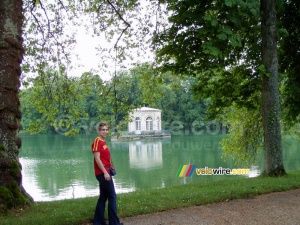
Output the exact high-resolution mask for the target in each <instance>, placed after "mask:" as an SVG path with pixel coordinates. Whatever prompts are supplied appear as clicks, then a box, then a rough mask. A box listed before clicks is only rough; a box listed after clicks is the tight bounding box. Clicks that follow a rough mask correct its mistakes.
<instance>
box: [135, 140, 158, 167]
mask: <svg viewBox="0 0 300 225" xmlns="http://www.w3.org/2000/svg"><path fill="white" fill-rule="evenodd" d="M129 162H130V167H131V168H137V169H143V170H151V169H157V168H161V167H162V165H163V156H162V141H161V140H154V141H147V140H139V141H134V142H130V143H129Z"/></svg>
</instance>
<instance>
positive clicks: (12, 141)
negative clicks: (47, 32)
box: [0, 0, 32, 212]
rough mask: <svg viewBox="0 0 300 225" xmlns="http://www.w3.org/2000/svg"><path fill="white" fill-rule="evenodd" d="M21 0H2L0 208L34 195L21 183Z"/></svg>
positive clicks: (0, 30)
mask: <svg viewBox="0 0 300 225" xmlns="http://www.w3.org/2000/svg"><path fill="white" fill-rule="evenodd" d="M22 23H23V15H22V1H18V0H5V1H1V2H0V170H1V173H0V212H4V211H6V210H7V209H9V208H11V207H13V206H17V205H20V204H24V203H30V202H31V201H32V199H31V198H30V196H28V194H27V193H26V191H25V190H24V188H23V186H22V173H21V165H20V163H19V158H18V153H19V148H20V147H21V140H20V139H19V137H18V129H19V124H20V119H21V112H20V102H19V96H18V91H19V86H20V81H19V77H20V75H21V67H20V64H21V62H22V58H23V52H24V50H23V47H22Z"/></svg>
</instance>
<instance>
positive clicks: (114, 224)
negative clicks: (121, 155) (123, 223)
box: [94, 174, 120, 225]
mask: <svg viewBox="0 0 300 225" xmlns="http://www.w3.org/2000/svg"><path fill="white" fill-rule="evenodd" d="M96 178H97V180H98V181H99V188H100V196H99V199H98V202H97V206H96V210H95V214H94V225H106V222H105V219H104V212H105V204H106V201H107V200H108V221H109V225H119V224H120V221H119V218H118V216H117V195H116V191H115V185H114V181H113V179H112V178H111V179H110V180H109V181H106V180H105V178H104V174H100V175H97V176H96Z"/></svg>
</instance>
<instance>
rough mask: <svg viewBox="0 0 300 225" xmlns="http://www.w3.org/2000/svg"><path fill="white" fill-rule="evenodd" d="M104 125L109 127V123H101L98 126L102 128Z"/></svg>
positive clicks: (99, 128)
mask: <svg viewBox="0 0 300 225" xmlns="http://www.w3.org/2000/svg"><path fill="white" fill-rule="evenodd" d="M102 127H107V128H109V127H108V125H107V123H100V124H99V127H98V130H101V128H102Z"/></svg>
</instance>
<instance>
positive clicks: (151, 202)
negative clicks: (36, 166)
mask: <svg viewBox="0 0 300 225" xmlns="http://www.w3.org/2000/svg"><path fill="white" fill-rule="evenodd" d="M178 179H180V178H178ZM293 188H300V171H296V172H290V173H289V174H288V176H285V177H279V178H270V177H257V178H242V177H240V178H234V179H233V178H232V177H228V179H224V180H219V181H210V182H203V183H199V184H193V185H181V186H175V187H170V188H164V189H156V190H145V191H137V192H132V193H127V194H119V195H118V214H119V216H120V217H121V218H122V217H128V216H134V215H138V214H146V213H153V212H157V211H163V210H168V209H173V208H179V207H186V206H192V205H200V204H207V203H212V202H219V201H225V200H231V199H236V198H248V197H251V196H255V195H259V194H264V193H269V192H275V191H285V190H289V189H293ZM96 201H97V197H92V198H82V199H73V200H63V201H54V202H37V203H34V204H33V206H32V207H30V208H28V209H19V210H15V211H12V212H10V213H9V215H7V216H5V217H0V224H1V225H8V224H9V225H15V224H18V225H31V224H34V225H79V224H82V223H84V222H89V221H90V220H91V219H92V216H93V213H94V209H95V205H96Z"/></svg>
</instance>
